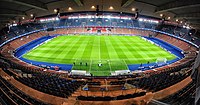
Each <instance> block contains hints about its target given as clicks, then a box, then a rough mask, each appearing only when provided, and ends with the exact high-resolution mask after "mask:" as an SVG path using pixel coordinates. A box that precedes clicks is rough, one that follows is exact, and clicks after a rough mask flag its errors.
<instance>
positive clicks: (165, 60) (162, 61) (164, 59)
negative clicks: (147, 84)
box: [156, 58, 167, 66]
mask: <svg viewBox="0 0 200 105" xmlns="http://www.w3.org/2000/svg"><path fill="white" fill-rule="evenodd" d="M156 63H157V65H158V66H160V65H164V64H166V63H167V58H157V59H156Z"/></svg>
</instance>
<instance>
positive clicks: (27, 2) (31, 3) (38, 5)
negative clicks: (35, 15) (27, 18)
mask: <svg viewBox="0 0 200 105" xmlns="http://www.w3.org/2000/svg"><path fill="white" fill-rule="evenodd" d="M0 1H6V2H11V3H15V4H19V5H24V6H27V7H31V8H35V9H39V10H43V11H47V10H48V9H47V6H46V5H45V4H44V3H42V2H39V1H37V0H0Z"/></svg>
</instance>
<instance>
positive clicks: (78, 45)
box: [23, 35, 176, 76]
mask: <svg viewBox="0 0 200 105" xmlns="http://www.w3.org/2000/svg"><path fill="white" fill-rule="evenodd" d="M23 57H24V58H26V59H29V60H34V61H41V62H49V63H58V64H75V65H74V66H73V68H72V69H73V70H86V71H87V72H90V73H92V74H93V75H94V76H109V75H110V73H111V72H113V71H116V70H127V69H128V66H127V65H128V64H141V63H143V64H144V63H147V62H150V63H151V62H156V60H157V59H158V58H167V60H172V59H174V58H176V56H175V55H173V54H171V53H169V52H167V51H165V50H163V49H162V48H160V47H158V46H156V45H154V44H152V43H150V42H148V41H145V40H144V39H142V38H141V37H140V36H117V35H111V36H103V35H71V36H70V35H63V36H58V37H56V38H53V39H52V40H50V41H48V42H45V43H44V44H42V45H40V46H38V47H36V48H35V49H32V50H31V51H29V52H28V53H26V54H24V55H23ZM99 64H102V65H101V66H99Z"/></svg>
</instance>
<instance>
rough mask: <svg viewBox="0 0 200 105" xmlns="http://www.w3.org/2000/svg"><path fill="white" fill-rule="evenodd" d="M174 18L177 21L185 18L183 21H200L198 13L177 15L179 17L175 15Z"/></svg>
mask: <svg viewBox="0 0 200 105" xmlns="http://www.w3.org/2000/svg"><path fill="white" fill-rule="evenodd" d="M174 17H175V18H178V19H182V18H185V19H200V13H198V12H197V13H187V14H179V15H175V16H174Z"/></svg>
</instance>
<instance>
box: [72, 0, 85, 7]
mask: <svg viewBox="0 0 200 105" xmlns="http://www.w3.org/2000/svg"><path fill="white" fill-rule="evenodd" d="M74 2H76V4H77V5H78V6H79V7H81V6H83V3H82V2H81V0H74Z"/></svg>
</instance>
